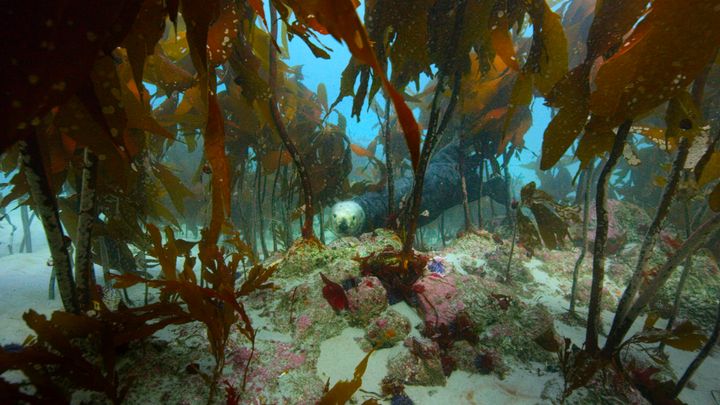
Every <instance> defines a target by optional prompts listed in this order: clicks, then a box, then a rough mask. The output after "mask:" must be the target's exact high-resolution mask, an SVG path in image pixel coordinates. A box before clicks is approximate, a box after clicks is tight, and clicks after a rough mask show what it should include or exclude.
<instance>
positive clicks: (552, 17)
mask: <svg viewBox="0 0 720 405" xmlns="http://www.w3.org/2000/svg"><path fill="white" fill-rule="evenodd" d="M542 3H543V6H544V9H543V13H542V17H540V19H541V21H542V31H541V33H542V46H543V49H542V54H541V56H540V61H539V65H540V72H539V73H536V74H535V87H537V89H538V90H539V91H540V93H542V94H543V95H546V94H548V93H550V90H552V88H553V86H554V85H555V83H557V82H558V81H559V80H560V79H561V78H562V77H563V76H564V75H565V73H567V65H568V50H567V38H565V31H564V30H563V26H562V23H561V21H560V16H559V15H557V14H556V13H554V12H553V11H552V9H550V7H549V6H548V5H547V3H546V2H542ZM533 21H534V22H535V20H533Z"/></svg>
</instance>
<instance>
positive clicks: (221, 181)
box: [203, 93, 230, 244]
mask: <svg viewBox="0 0 720 405" xmlns="http://www.w3.org/2000/svg"><path fill="white" fill-rule="evenodd" d="M208 104H209V106H208V122H207V127H206V129H205V132H204V133H203V139H204V141H205V159H207V161H208V163H210V168H211V169H212V183H211V184H212V217H211V219H210V227H209V229H208V234H207V239H208V241H209V243H210V244H215V243H217V241H218V238H219V236H220V231H221V228H222V225H223V224H224V223H225V218H226V216H227V215H228V214H229V213H230V168H229V165H228V161H227V155H226V154H225V125H224V119H223V115H222V111H221V110H220V105H219V104H218V101H217V95H216V94H215V93H212V94H210V95H209V97H208Z"/></svg>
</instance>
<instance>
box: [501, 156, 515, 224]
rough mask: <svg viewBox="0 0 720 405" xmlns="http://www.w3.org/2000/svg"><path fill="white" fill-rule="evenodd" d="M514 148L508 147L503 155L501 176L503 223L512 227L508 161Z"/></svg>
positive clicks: (513, 220) (510, 182)
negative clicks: (503, 193) (503, 201)
mask: <svg viewBox="0 0 720 405" xmlns="http://www.w3.org/2000/svg"><path fill="white" fill-rule="evenodd" d="M514 150H515V147H514V146H509V147H508V149H507V150H506V151H505V153H503V164H502V175H503V180H505V222H507V224H508V225H510V226H513V223H514V222H515V217H514V216H513V212H512V207H511V203H512V201H513V192H512V178H511V177H510V159H512V155H513V153H514Z"/></svg>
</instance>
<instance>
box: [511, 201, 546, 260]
mask: <svg viewBox="0 0 720 405" xmlns="http://www.w3.org/2000/svg"><path fill="white" fill-rule="evenodd" d="M515 218H516V219H517V226H518V234H519V235H520V242H522V244H523V246H525V248H527V249H528V250H529V251H530V252H533V251H534V250H536V249H538V248H541V247H542V240H541V239H540V234H539V233H538V230H537V228H536V227H535V223H534V222H533V220H532V219H530V218H529V217H528V216H526V215H525V214H523V212H522V210H517V213H516V217H515Z"/></svg>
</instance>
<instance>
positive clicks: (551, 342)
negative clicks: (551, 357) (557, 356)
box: [525, 305, 563, 353]
mask: <svg viewBox="0 0 720 405" xmlns="http://www.w3.org/2000/svg"><path fill="white" fill-rule="evenodd" d="M525 316H526V319H527V320H528V327H527V328H525V331H526V333H527V335H528V337H529V338H530V339H531V340H532V341H533V342H535V343H537V344H538V345H539V346H540V347H542V348H543V349H545V350H547V351H549V352H553V353H557V352H558V351H559V350H560V348H561V347H562V346H563V342H562V339H561V338H560V336H558V334H557V332H555V324H554V319H553V316H552V314H550V312H548V310H547V309H545V307H543V306H541V305H538V306H534V307H531V308H530V309H529V310H528V311H527V313H526V315H525Z"/></svg>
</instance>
